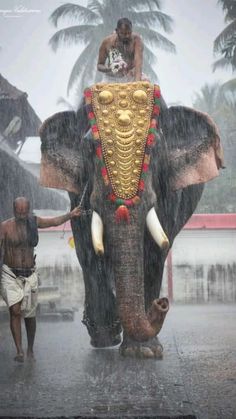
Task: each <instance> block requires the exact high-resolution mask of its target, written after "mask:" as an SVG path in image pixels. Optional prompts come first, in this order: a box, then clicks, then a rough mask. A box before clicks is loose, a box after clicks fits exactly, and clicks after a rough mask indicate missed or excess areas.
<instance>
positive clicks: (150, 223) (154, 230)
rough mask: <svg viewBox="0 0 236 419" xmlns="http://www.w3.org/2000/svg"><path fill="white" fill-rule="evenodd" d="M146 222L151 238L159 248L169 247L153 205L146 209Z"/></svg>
mask: <svg viewBox="0 0 236 419" xmlns="http://www.w3.org/2000/svg"><path fill="white" fill-rule="evenodd" d="M146 223H147V227H148V230H149V231H150V233H151V235H152V238H153V240H154V241H155V242H156V243H157V244H158V246H159V247H160V248H161V249H167V248H168V247H169V240H168V237H167V236H166V234H165V232H164V230H163V228H162V226H161V223H160V221H159V219H158V217H157V213H156V211H155V208H154V207H152V208H151V209H150V211H148V214H147V217H146Z"/></svg>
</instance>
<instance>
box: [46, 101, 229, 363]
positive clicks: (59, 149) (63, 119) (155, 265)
mask: <svg viewBox="0 0 236 419" xmlns="http://www.w3.org/2000/svg"><path fill="white" fill-rule="evenodd" d="M41 139H42V155H43V159H42V173H43V174H44V170H45V167H46V166H47V164H48V162H50V165H51V166H50V170H49V172H47V175H45V176H42V183H43V184H44V185H45V186H51V187H60V188H64V189H67V190H68V191H69V195H70V200H71V206H72V208H73V207H75V206H76V205H78V204H80V200H81V196H82V194H83V191H84V188H85V186H86V185H87V189H86V193H85V196H84V199H83V202H82V208H83V209H84V210H90V209H92V210H96V211H97V212H98V213H99V215H100V216H101V218H102V221H103V225H104V247H105V254H104V256H102V257H101V256H97V255H96V254H95V252H94V249H93V246H92V240H91V214H90V213H87V214H83V215H82V216H81V217H79V218H77V219H73V220H72V229H73V234H74V238H75V244H76V252H77V256H78V259H79V262H80V264H81V267H82V269H83V276H84V284H85V307H84V317H83V323H84V324H85V325H86V327H87V329H88V333H89V335H90V336H91V344H92V345H93V346H94V347H105V346H114V345H116V344H118V343H120V342H121V335H120V332H121V331H122V326H123V329H124V334H123V342H122V344H121V353H122V354H123V355H127V356H140V357H159V356H161V353H162V350H161V347H160V344H159V342H158V338H157V337H155V336H154V337H152V338H149V339H146V338H145V339H144V340H143V341H141V340H140V339H136V338H135V337H134V335H132V333H131V332H130V331H129V328H128V327H127V325H126V316H128V317H129V316H130V315H132V313H134V314H133V315H134V316H135V315H136V316H138V315H139V314H137V313H141V314H140V316H141V315H142V312H144V313H145V312H147V311H148V309H149V308H150V306H151V303H152V301H153V300H154V299H155V298H158V297H159V294H160V288H161V282H162V275H163V268H164V262H165V259H166V256H167V253H168V251H167V250H161V249H160V248H159V247H158V246H157V244H156V243H155V242H154V241H153V239H152V237H151V235H150V233H149V231H148V230H147V227H146V222H145V220H146V215H147V213H148V211H149V210H150V208H152V207H153V206H155V209H156V212H157V214H158V218H159V220H160V222H161V224H162V226H163V229H164V231H165V232H166V234H167V236H168V238H169V241H170V246H171V245H172V243H173V240H174V238H175V237H176V235H177V234H178V232H179V231H180V230H181V228H182V227H183V226H184V224H185V223H186V222H187V220H188V219H189V217H190V216H191V215H192V213H193V211H194V210H195V208H196V205H197V203H198V201H199V199H200V197H201V194H202V191H203V184H198V183H199V176H198V174H197V175H196V178H195V179H194V176H195V175H194V176H190V178H191V180H190V183H189V186H188V181H186V182H185V179H186V178H187V177H188V176H187V175H186V176H185V173H188V172H189V171H190V172H191V170H192V168H193V167H194V170H195V167H197V166H198V161H200V160H201V157H202V155H203V154H204V153H205V154H204V156H207V155H208V154H210V155H211V158H212V154H213V159H214V160H215V161H214V164H215V166H216V167H217V168H220V167H221V166H222V156H221V150H220V146H219V137H218V133H217V129H216V126H215V125H214V123H213V122H212V121H211V120H210V119H209V118H208V117H207V116H205V115H203V114H201V113H198V112H196V111H194V110H191V109H188V108H184V107H172V108H169V109H168V108H167V107H166V106H165V105H164V104H163V105H162V109H161V115H160V121H159V130H158V135H157V139H156V143H155V145H154V146H153V147H152V150H151V163H150V168H149V171H148V176H147V178H146V180H145V190H144V192H143V194H142V199H141V203H140V204H139V205H136V206H135V207H132V208H130V223H129V224H127V223H125V222H121V223H119V224H117V223H116V222H115V217H114V213H115V209H116V207H115V206H114V204H113V203H111V202H110V201H108V200H107V199H106V194H107V191H106V188H105V186H104V182H103V179H102V177H101V174H100V167H99V165H98V163H97V160H96V158H95V141H94V140H93V138H92V135H91V131H90V129H89V123H88V119H87V114H86V109H85V106H84V104H82V105H81V107H80V108H79V110H78V112H77V113H73V112H62V113H59V114H56V115H54V116H52V117H51V118H49V119H48V120H47V121H45V123H44V125H43V127H42V129H41ZM45 158H46V160H47V161H46V164H45V162H44V159H45ZM201 167H202V166H201V165H200V170H202V169H201ZM203 171H204V170H203ZM48 173H53V176H51V175H50V179H52V178H53V180H51V181H50V180H48V178H49V176H48ZM207 176H208V175H207ZM210 176H211V175H210ZM210 176H208V178H210ZM213 176H215V174H213V175H212V176H211V177H213ZM181 177H182V178H183V182H184V183H187V184H186V185H185V184H184V187H183V188H180V189H179V190H178V191H175V190H174V189H175V188H176V184H178V188H179V179H181ZM65 178H66V179H67V180H66V181H65ZM208 178H207V177H206V178H204V176H203V177H202V179H200V180H201V182H202V181H204V179H205V180H208ZM68 179H69V180H68ZM195 183H196V184H195ZM68 185H69V186H68ZM117 300H118V304H117ZM140 306H142V307H141V308H140ZM140 310H141V311H140ZM130 313H131V314H130ZM134 322H135V321H134Z"/></svg>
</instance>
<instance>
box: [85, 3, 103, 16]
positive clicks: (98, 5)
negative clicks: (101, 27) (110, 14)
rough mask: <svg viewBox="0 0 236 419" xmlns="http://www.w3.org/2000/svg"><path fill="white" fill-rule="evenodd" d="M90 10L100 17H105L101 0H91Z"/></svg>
mask: <svg viewBox="0 0 236 419" xmlns="http://www.w3.org/2000/svg"><path fill="white" fill-rule="evenodd" d="M88 9H90V10H92V11H93V12H95V13H96V14H97V15H98V16H100V17H101V16H103V12H104V8H103V6H102V4H101V3H100V2H99V0H90V1H89V2H88Z"/></svg>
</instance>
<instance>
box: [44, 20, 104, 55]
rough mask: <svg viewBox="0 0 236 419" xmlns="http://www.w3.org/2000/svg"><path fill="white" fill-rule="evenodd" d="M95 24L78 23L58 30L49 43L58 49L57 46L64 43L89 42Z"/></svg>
mask: <svg viewBox="0 0 236 419" xmlns="http://www.w3.org/2000/svg"><path fill="white" fill-rule="evenodd" d="M94 30H96V26H95V25H77V26H70V27H69V28H65V29H61V30H60V31H57V32H56V33H55V34H54V35H53V36H52V37H51V39H50V40H49V45H50V46H51V48H52V49H53V51H56V50H57V48H58V47H59V46H60V45H62V44H64V45H71V44H76V43H79V42H81V41H82V42H85V43H87V42H89V41H90V40H91V39H92V35H93V32H94Z"/></svg>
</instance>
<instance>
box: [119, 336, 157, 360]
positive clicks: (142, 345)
mask: <svg viewBox="0 0 236 419" xmlns="http://www.w3.org/2000/svg"><path fill="white" fill-rule="evenodd" d="M120 354H121V355H122V356H125V357H132V358H147V359H148V358H149V359H150V358H155V359H162V358H163V346H162V345H161V343H160V341H159V339H158V337H157V336H156V337H154V338H152V339H149V340H148V341H145V342H137V341H134V340H133V339H131V338H128V337H125V338H124V341H123V342H122V344H121V346H120Z"/></svg>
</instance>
